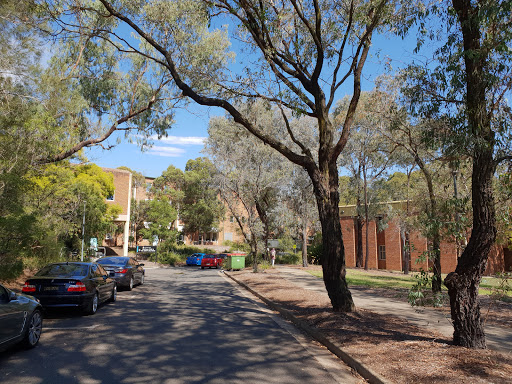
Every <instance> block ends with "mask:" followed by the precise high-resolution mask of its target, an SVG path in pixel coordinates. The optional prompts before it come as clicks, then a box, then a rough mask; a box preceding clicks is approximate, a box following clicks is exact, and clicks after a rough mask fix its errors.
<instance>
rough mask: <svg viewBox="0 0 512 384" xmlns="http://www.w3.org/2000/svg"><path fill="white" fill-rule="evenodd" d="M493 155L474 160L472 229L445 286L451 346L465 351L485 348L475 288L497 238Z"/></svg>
mask: <svg viewBox="0 0 512 384" xmlns="http://www.w3.org/2000/svg"><path fill="white" fill-rule="evenodd" d="M493 174H494V163H493V159H492V152H490V151H487V154H486V155H485V156H480V157H479V158H475V159H474V161H473V179H472V189H473V190H472V198H473V202H472V206H473V229H472V231H471V238H470V240H469V243H468V245H467V247H466V249H465V250H464V252H463V253H462V255H461V257H460V258H459V261H458V263H457V268H456V269H455V272H452V273H450V274H449V275H448V276H447V277H446V279H445V281H444V283H445V285H446V286H447V287H448V295H449V296H450V307H451V317H452V322H453V327H454V332H453V343H454V344H455V345H460V346H464V347H467V348H486V343H485V333H484V328H483V323H482V319H481V317H480V304H479V301H478V288H479V286H480V281H481V279H482V275H483V273H484V272H485V269H486V267H487V259H488V256H489V251H490V250H491V247H492V245H493V244H494V240H495V239H496V227H495V211H494V198H493V194H492V175H493Z"/></svg>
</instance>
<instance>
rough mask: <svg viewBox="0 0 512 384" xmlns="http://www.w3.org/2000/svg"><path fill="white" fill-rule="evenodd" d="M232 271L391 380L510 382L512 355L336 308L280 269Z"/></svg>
mask: <svg viewBox="0 0 512 384" xmlns="http://www.w3.org/2000/svg"><path fill="white" fill-rule="evenodd" d="M230 273H232V274H233V276H234V277H235V278H236V279H237V280H239V281H241V282H243V283H245V284H247V285H248V286H250V287H251V288H252V289H254V290H255V291H257V292H259V293H260V294H262V295H263V296H264V297H266V298H268V299H270V300H272V301H274V302H275V303H278V304H280V305H281V306H282V307H284V308H285V309H287V310H289V311H292V312H293V313H294V315H295V316H297V317H298V318H300V319H302V320H304V321H306V322H307V323H308V324H309V325H310V326H313V327H315V328H317V329H318V330H320V331H321V332H322V333H324V334H325V335H327V336H328V337H329V338H331V340H333V341H336V342H337V343H338V344H339V345H341V346H342V348H343V349H344V350H345V351H346V352H347V353H349V354H350V355H352V356H353V357H354V358H356V359H358V360H359V361H360V362H362V363H363V364H365V365H366V366H368V367H369V368H371V369H372V370H373V371H374V372H376V373H378V374H380V375H382V376H383V377H385V378H386V379H388V380H390V381H391V382H394V383H397V384H400V383H429V384H430V383H447V382H449V383H453V384H455V383H457V384H458V383H475V384H477V383H493V384H501V383H503V384H505V383H511V377H512V356H511V355H508V354H502V353H499V352H495V351H491V350H470V349H466V348H461V347H455V346H452V345H450V341H449V340H446V339H445V338H444V337H443V336H441V335H440V334H436V333H434V332H432V331H430V330H425V329H421V328H418V327H416V326H413V325H411V324H409V323H408V322H407V321H405V320H403V319H401V318H399V317H393V316H383V315H379V314H376V313H372V312H371V311H367V310H362V309H359V310H358V311H357V312H355V313H348V314H343V313H334V312H332V311H331V309H330V303H329V299H328V297H327V295H326V294H322V293H320V292H314V291H311V290H306V289H303V288H301V287H299V286H297V285H295V284H293V283H292V282H290V281H288V280H286V279H283V278H282V277H280V275H279V272H277V271H276V270H267V271H265V272H263V273H253V272H252V270H244V271H240V272H230ZM377 291H379V290H377ZM378 293H379V292H376V294H378ZM382 293H383V294H386V295H391V294H392V293H391V292H389V291H387V292H384V291H382ZM502 309H503V308H502ZM483 312H484V311H483ZM510 312H511V311H510V307H508V308H505V309H503V311H502V312H500V314H499V316H494V315H493V313H494V311H493V312H492V313H491V314H490V315H489V319H488V321H493V322H495V323H499V324H502V325H506V324H510V321H511V318H512V314H511V313H510Z"/></svg>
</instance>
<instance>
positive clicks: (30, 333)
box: [23, 309, 43, 348]
mask: <svg viewBox="0 0 512 384" xmlns="http://www.w3.org/2000/svg"><path fill="white" fill-rule="evenodd" d="M42 331H43V315H42V313H41V311H40V310H39V309H36V310H35V311H34V312H32V315H30V318H29V320H28V325H27V330H26V331H25V336H24V337H23V346H24V347H25V348H34V347H35V346H36V345H37V343H38V342H39V338H40V337H41V332H42Z"/></svg>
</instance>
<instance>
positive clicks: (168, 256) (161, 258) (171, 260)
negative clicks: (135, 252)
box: [151, 251, 186, 266]
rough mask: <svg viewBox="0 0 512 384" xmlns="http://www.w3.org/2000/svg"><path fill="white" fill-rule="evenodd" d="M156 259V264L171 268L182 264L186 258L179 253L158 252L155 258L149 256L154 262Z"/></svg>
mask: <svg viewBox="0 0 512 384" xmlns="http://www.w3.org/2000/svg"><path fill="white" fill-rule="evenodd" d="M156 258H158V262H159V263H160V264H169V265H172V266H176V265H178V264H181V263H183V262H184V261H185V258H186V257H185V258H184V256H183V255H182V254H180V253H174V252H160V251H158V253H157V256H154V255H152V256H151V260H152V261H155V260H156Z"/></svg>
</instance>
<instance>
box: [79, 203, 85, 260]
mask: <svg viewBox="0 0 512 384" xmlns="http://www.w3.org/2000/svg"><path fill="white" fill-rule="evenodd" d="M86 203H87V201H84V216H83V220H82V255H81V257H80V260H81V261H84V242H85V204H86Z"/></svg>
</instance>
